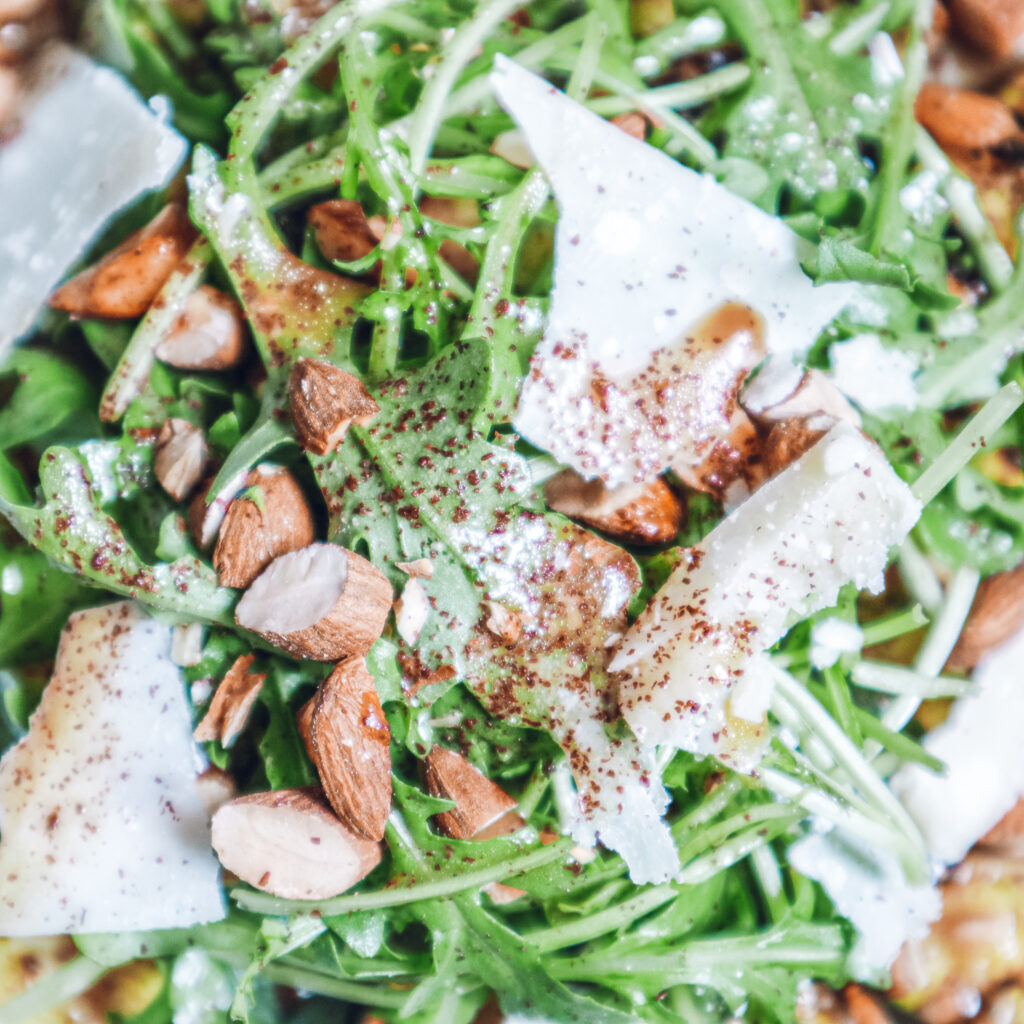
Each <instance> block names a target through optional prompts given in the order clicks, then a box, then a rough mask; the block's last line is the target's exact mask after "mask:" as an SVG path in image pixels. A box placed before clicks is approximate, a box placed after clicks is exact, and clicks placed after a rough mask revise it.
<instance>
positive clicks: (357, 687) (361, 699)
mask: <svg viewBox="0 0 1024 1024" xmlns="http://www.w3.org/2000/svg"><path fill="white" fill-rule="evenodd" d="M306 721H307V723H308V731H309V742H308V749H309V752H310V757H311V758H312V760H313V763H314V764H315V765H316V770H317V772H318V773H319V775H320V784H321V785H322V786H323V787H324V792H325V793H326V794H327V799H328V800H329V801H330V804H331V807H333V808H334V813H335V814H337V815H338V817H339V818H341V820H342V821H343V822H345V824H346V825H348V827H349V828H351V829H352V830H353V831H355V832H358V833H359V835H361V836H364V837H365V838H366V839H382V838H383V837H384V826H385V825H386V824H387V820H388V815H389V814H390V813H391V730H390V729H389V728H388V721H387V719H386V718H385V717H384V709H383V708H382V707H381V705H380V698H379V697H378V696H377V689H376V687H375V685H374V682H373V676H372V675H370V673H369V671H368V670H367V668H366V662H365V661H364V660H363V659H362V658H349V659H347V660H346V661H343V662H341V664H340V665H338V666H337V667H336V668H335V670H334V671H333V672H332V673H331V674H330V675H329V676H328V677H327V678H326V679H325V680H324V681H323V683H321V684H320V688H319V690H318V691H317V694H316V698H315V703H314V704H313V708H312V714H311V715H308V717H307V718H306Z"/></svg>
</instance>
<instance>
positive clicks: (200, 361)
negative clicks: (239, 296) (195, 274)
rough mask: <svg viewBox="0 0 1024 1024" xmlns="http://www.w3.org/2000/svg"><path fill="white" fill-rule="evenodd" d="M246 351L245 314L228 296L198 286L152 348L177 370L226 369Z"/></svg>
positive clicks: (204, 285)
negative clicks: (164, 333)
mask: <svg viewBox="0 0 1024 1024" xmlns="http://www.w3.org/2000/svg"><path fill="white" fill-rule="evenodd" d="M248 353H249V342H248V335H247V334H246V328H245V313H244V312H243V311H242V307H241V306H240V305H239V304H238V303H237V302H236V301H235V300H234V299H233V298H231V296H230V295H225V294H224V292H222V291H218V290H217V289H216V288H211V287H210V285H208V284H203V285H200V286H199V287H198V288H197V289H196V290H195V291H194V292H192V294H191V295H189V297H188V298H187V299H186V300H185V304H184V308H183V309H182V311H181V313H179V314H178V317H177V318H176V319H175V321H174V323H173V324H172V325H171V329H170V330H169V331H168V332H167V334H166V336H165V337H164V338H162V339H161V341H160V344H159V345H157V347H156V356H157V358H158V359H159V360H161V362H164V363H169V364H170V365H171V366H176V367H177V368H178V369H179V370H226V369H229V368H230V367H232V366H237V365H238V364H239V363H240V362H242V360H243V359H245V357H246V356H247V355H248Z"/></svg>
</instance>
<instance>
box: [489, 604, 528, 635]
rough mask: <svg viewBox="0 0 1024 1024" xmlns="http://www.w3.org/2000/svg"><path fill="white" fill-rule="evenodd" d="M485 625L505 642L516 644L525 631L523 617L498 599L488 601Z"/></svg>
mask: <svg viewBox="0 0 1024 1024" xmlns="http://www.w3.org/2000/svg"><path fill="white" fill-rule="evenodd" d="M485 604H486V608H487V612H488V615H487V618H486V619H485V620H484V626H485V627H486V628H487V630H488V631H489V632H490V633H493V634H494V635H495V636H496V637H497V638H498V639H499V640H501V641H502V642H503V643H505V644H514V643H515V642H516V641H517V640H518V639H519V637H520V636H521V635H522V632H523V618H522V616H521V615H520V614H519V613H518V612H515V611H512V610H511V609H510V608H506V607H505V606H504V605H503V604H499V603H498V602H497V601H487V602H486V603H485Z"/></svg>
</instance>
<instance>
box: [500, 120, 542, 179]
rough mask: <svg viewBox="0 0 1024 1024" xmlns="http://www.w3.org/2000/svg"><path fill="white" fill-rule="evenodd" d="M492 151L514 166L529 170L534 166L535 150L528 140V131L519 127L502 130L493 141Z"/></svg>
mask: <svg viewBox="0 0 1024 1024" xmlns="http://www.w3.org/2000/svg"><path fill="white" fill-rule="evenodd" d="M491 152H492V153H493V154H494V155H495V156H500V157H501V159H502V160H504V161H506V162H507V163H510V164H511V165H512V166H513V167H518V168H520V169H521V170H524V171H525V170H528V169H529V168H531V167H532V166H533V160H534V157H533V150H532V149H530V144H529V143H528V142H527V141H526V133H525V132H523V131H522V130H521V129H519V128H512V129H510V130H509V131H507V132H502V133H501V134H500V135H499V136H497V138H495V140H494V142H492V143H491Z"/></svg>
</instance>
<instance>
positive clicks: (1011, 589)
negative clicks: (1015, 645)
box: [946, 563, 1024, 672]
mask: <svg viewBox="0 0 1024 1024" xmlns="http://www.w3.org/2000/svg"><path fill="white" fill-rule="evenodd" d="M1021 626H1024V563H1022V564H1021V565H1018V566H1017V568H1016V569H1009V570H1007V571H1006V572H997V573H996V574H995V575H994V576H989V577H988V578H987V579H984V580H982V581H981V585H980V586H979V587H978V592H977V593H976V594H975V595H974V603H973V604H972V605H971V611H970V614H969V615H968V616H967V622H966V624H965V625H964V628H963V631H962V632H961V633H960V639H959V640H957V642H956V646H955V647H954V648H953V652H952V654H950V656H949V661H947V662H946V668H947V669H959V670H962V671H965V672H967V671H970V670H971V669H973V668H974V666H975V665H977V664H978V662H979V661H980V660H981V659H982V657H983V656H984V654H985V653H986V652H987V651H990V650H991V649H992V648H993V647H998V646H999V645H1000V644H1001V643H1002V642H1003V641H1004V640H1008V639H1009V638H1010V637H1011V636H1013V634H1014V633H1016V632H1017V630H1019V629H1020V628H1021Z"/></svg>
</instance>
